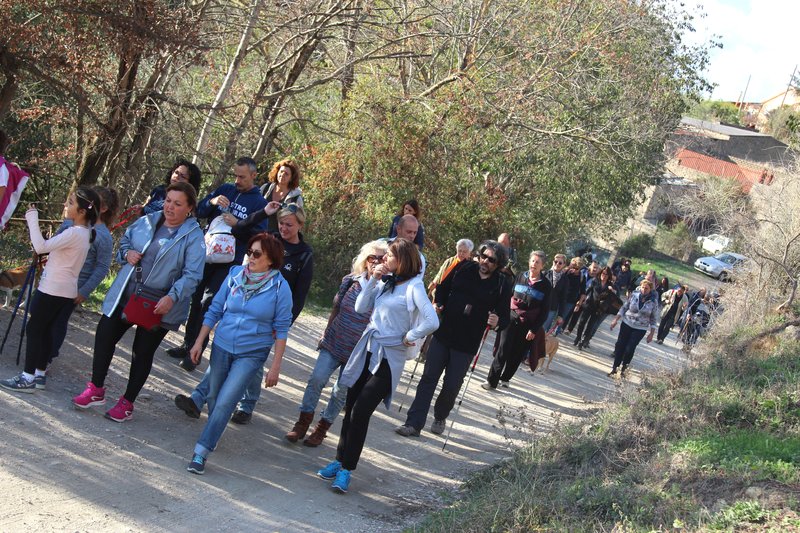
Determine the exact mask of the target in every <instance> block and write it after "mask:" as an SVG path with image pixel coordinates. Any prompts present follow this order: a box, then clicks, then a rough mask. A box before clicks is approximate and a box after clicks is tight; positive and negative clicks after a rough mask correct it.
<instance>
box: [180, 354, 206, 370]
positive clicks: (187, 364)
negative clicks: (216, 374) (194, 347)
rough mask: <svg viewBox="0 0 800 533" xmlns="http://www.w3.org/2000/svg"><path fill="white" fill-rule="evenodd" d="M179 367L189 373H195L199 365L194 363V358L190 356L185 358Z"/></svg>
mask: <svg viewBox="0 0 800 533" xmlns="http://www.w3.org/2000/svg"><path fill="white" fill-rule="evenodd" d="M202 360H203V359H202V357H201V358H200V361H202ZM200 361H198V362H197V364H200ZM178 366H180V367H181V368H182V369H184V370H186V371H187V372H194V369H195V368H197V365H196V364H194V363H193V362H192V358H191V357H189V356H188V355H187V356H186V357H184V358H183V359H181V362H180V363H178Z"/></svg>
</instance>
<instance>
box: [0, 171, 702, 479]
mask: <svg viewBox="0 0 800 533" xmlns="http://www.w3.org/2000/svg"><path fill="white" fill-rule="evenodd" d="M234 174H235V180H234V182H233V183H226V184H223V185H221V186H220V187H218V188H216V189H215V190H214V191H212V192H211V193H209V194H208V195H206V196H205V197H204V198H202V199H198V196H197V189H198V188H199V186H200V171H199V169H198V168H197V167H196V166H194V165H193V164H191V163H189V162H187V161H183V160H180V161H178V162H177V163H176V165H175V166H174V167H173V168H172V169H171V170H170V172H169V173H168V176H167V180H166V183H165V184H164V185H163V186H159V187H156V188H155V189H153V191H152V192H151V194H150V197H149V199H148V201H147V202H146V203H145V204H144V205H142V206H135V207H136V211H137V212H138V213H139V214H140V215H141V216H140V218H138V219H137V220H136V221H134V222H133V223H132V224H131V225H130V226H129V227H128V228H127V229H126V231H125V233H124V235H123V236H122V238H121V240H120V243H119V247H118V249H117V251H116V254H115V255H114V258H115V259H116V261H117V262H118V263H119V265H120V269H119V271H118V273H117V275H116V276H115V278H114V281H113V283H112V284H111V286H110V288H109V289H108V291H107V293H106V295H105V298H104V301H103V304H102V316H101V318H100V320H99V323H98V325H97V330H96V333H95V339H94V350H93V361H92V368H91V377H90V379H89V381H88V382H87V384H86V387H85V389H84V390H83V392H81V393H80V394H78V395H77V396H75V397H74V398H73V399H72V403H73V405H74V406H75V407H76V408H78V409H89V408H91V407H93V406H99V405H104V404H105V403H106V393H107V389H106V377H107V375H108V372H109V368H110V365H111V362H112V360H113V357H114V354H115V351H116V348H117V345H118V343H119V341H120V339H121V338H122V336H123V335H124V334H125V332H126V331H127V330H128V329H130V328H132V327H134V328H135V329H136V331H135V335H134V340H133V346H132V354H131V363H130V371H129V376H128V382H127V385H126V388H125V390H124V392H123V394H122V395H121V396H120V397H119V399H118V400H117V402H116V404H115V405H114V406H113V407H112V408H111V409H109V410H108V411H107V412H106V413H105V416H106V417H107V418H109V419H110V420H112V421H115V422H125V421H128V420H130V419H131V418H132V417H133V412H134V406H135V403H136V400H137V397H138V395H139V393H140V391H141V390H142V387H143V386H144V385H145V383H146V381H147V379H148V376H149V374H150V371H151V368H152V365H153V359H154V356H155V352H156V350H157V348H158V347H159V346H160V344H161V342H162V340H163V339H164V337H165V336H166V334H167V333H168V332H169V331H177V330H178V329H179V328H180V326H181V325H183V324H185V332H184V336H183V343H182V344H181V345H180V346H178V347H176V348H172V349H169V350H167V353H168V354H169V355H170V356H172V357H175V358H176V359H178V360H179V365H180V367H181V368H183V369H184V370H186V371H189V372H191V371H193V370H194V369H195V368H196V366H197V365H198V364H200V362H201V359H202V354H203V352H204V350H205V348H206V347H207V344H208V343H209V339H210V338H211V333H212V331H213V332H214V336H213V343H212V346H211V353H210V361H209V364H208V367H207V370H206V372H205V375H204V376H203V378H202V380H201V381H200V382H199V384H198V385H197V387H195V389H194V390H193V391H191V393H190V394H179V395H177V396H176V397H175V405H176V406H177V407H178V408H179V409H180V410H181V411H183V412H184V413H185V414H186V415H187V416H189V417H191V418H200V417H201V413H202V410H203V408H204V407H205V408H206V409H207V412H208V419H207V422H206V424H205V426H204V428H203V430H202V432H201V434H200V436H199V438H198V439H197V442H196V444H195V446H194V450H193V453H192V456H191V460H190V462H189V464H188V466H187V469H188V470H189V471H190V472H192V473H195V474H203V473H204V472H205V468H206V463H207V461H208V458H209V456H210V454H211V452H212V451H214V449H215V448H216V446H217V444H218V442H219V439H220V438H221V436H222V434H223V432H224V429H225V427H226V425H227V423H228V422H229V421H232V422H234V423H238V424H247V423H249V421H250V420H251V418H252V415H253V412H254V409H255V406H256V403H257V401H258V399H259V394H260V391H261V388H262V386H261V383H262V381H263V383H264V386H265V387H274V386H276V385H277V384H278V383H279V380H280V373H281V364H282V360H283V357H284V353H285V351H286V343H287V338H288V333H289V330H290V328H291V326H292V324H293V323H294V321H295V320H296V319H297V317H298V315H299V314H300V312H301V311H302V309H303V307H304V304H305V300H306V296H307V294H308V290H309V288H310V286H311V280H312V276H313V268H314V261H313V250H312V249H311V247H310V246H309V245H308V244H307V243H306V242H305V240H304V237H303V234H302V229H303V227H304V226H305V222H306V218H305V211H304V209H303V196H302V191H301V189H300V187H299V184H300V169H299V168H298V166H297V165H296V164H295V163H294V162H293V161H291V160H282V161H279V162H277V163H276V164H275V165H274V166H273V168H272V170H271V171H270V173H269V179H268V181H267V183H266V184H265V185H264V186H263V187H261V188H259V187H257V186H256V184H255V180H256V176H257V167H256V163H255V161H253V160H252V159H249V158H241V159H239V160H237V161H236V164H235V166H234ZM117 210H118V200H117V195H116V193H115V192H114V191H113V190H111V189H108V188H102V187H95V188H86V187H78V188H77V189H76V190H75V192H74V193H71V194H70V195H69V197H68V198H67V200H66V202H65V204H64V216H65V219H66V221H65V224H64V225H62V227H61V228H60V229H59V231H58V232H57V234H56V235H55V236H53V237H52V238H50V239H44V237H43V236H42V234H41V230H40V228H39V224H38V211H37V210H36V208H35V207H34V206H31V208H30V209H29V210H28V211H27V212H26V215H25V218H26V220H27V222H28V227H29V232H30V236H31V241H32V243H33V246H34V249H35V250H36V252H37V253H48V254H49V259H48V262H47V265H46V267H45V270H44V273H43V275H42V279H41V282H40V284H39V286H38V288H37V290H36V291H35V293H34V297H33V300H32V301H31V304H30V320H29V322H28V326H27V328H28V329H27V346H26V359H25V368H24V371H23V372H21V373H20V374H19V375H17V376H13V377H12V378H9V379H6V380H2V381H0V386H1V387H3V388H5V389H7V390H11V391H15V392H24V393H31V392H35V391H36V390H37V389H38V390H41V389H45V388H46V381H47V370H48V368H49V366H50V365H51V364H52V362H53V359H54V358H55V357H56V356H57V355H58V351H59V348H60V346H61V344H62V343H63V340H64V337H65V334H66V328H67V323H68V321H69V317H70V314H71V312H72V311H73V310H74V308H75V306H76V305H79V304H80V303H81V302H83V301H84V300H85V299H86V298H87V297H88V295H89V294H90V293H91V292H92V291H93V290H94V289H95V288H96V287H97V286H98V285H99V283H100V281H102V279H103V278H104V277H105V276H106V275H107V274H108V272H109V268H110V263H111V257H112V244H111V242H112V241H111V236H110V233H109V230H108V226H109V225H110V224H111V223H112V221H113V220H114V218H115V216H116V212H117ZM419 215H420V209H419V204H418V203H417V202H416V200H409V201H408V202H406V203H405V204H404V205H403V207H402V208H401V210H400V211H399V212H398V214H397V216H396V217H395V218H394V220H393V221H392V224H391V227H390V231H389V234H388V236H387V237H386V238H382V239H377V240H374V241H371V242H368V243H366V244H364V245H363V246H362V247H361V249H360V251H359V253H358V254H357V255H356V257H355V258H354V259H353V262H352V265H351V269H350V270H351V271H350V273H349V274H348V275H346V276H345V277H344V278H343V279H342V282H341V284H340V287H339V290H338V291H337V293H336V295H335V297H334V299H333V307H332V310H331V314H330V317H329V319H328V323H327V326H326V328H325V331H324V332H323V334H322V336H321V338H320V340H319V343H318V350H319V355H318V357H317V361H316V364H315V366H314V368H313V370H312V371H311V374H310V376H309V378H308V382H307V385H306V388H305V391H304V394H303V399H302V402H301V404H300V406H299V415H298V419H297V422H296V423H295V424H294V426H293V427H292V429H291V430H290V431H289V432H288V433H287V434H286V439H287V440H289V441H290V442H298V441H302V442H303V444H304V445H306V446H311V447H314V446H319V445H320V444H321V443H322V442H323V440H324V439H325V438H326V436H327V433H328V430H329V429H330V427H331V425H332V424H333V422H334V420H335V419H336V417H337V416H338V414H339V413H340V412H342V410H344V416H343V421H342V427H341V431H340V437H339V442H338V445H337V447H336V455H335V457H334V459H333V460H332V461H331V462H330V463H329V464H328V465H327V466H325V467H324V468H322V469H320V470H319V471H318V472H317V474H318V476H319V477H322V478H324V479H327V480H331V481H332V485H331V486H332V488H333V489H335V490H338V491H340V492H347V491H348V489H349V485H350V478H351V473H352V472H353V471H354V470H355V469H356V467H357V464H358V462H359V459H360V456H361V454H362V451H363V449H364V446H365V442H366V437H367V432H368V428H369V422H370V419H371V417H372V414H373V413H374V411H375V409H376V408H377V407H378V406H379V405H380V404H381V403H383V404H384V405H385V406H386V407H387V408H388V407H389V406H390V404H391V401H392V398H393V394H394V391H395V390H396V388H397V385H398V383H399V380H400V376H401V374H402V371H403V367H404V365H405V362H406V360H407V359H409V358H413V357H415V356H417V354H419V350H420V347H421V346H423V344H424V346H425V349H424V354H423V355H422V356H421V357H424V359H425V366H424V371H423V374H422V377H421V379H420V382H419V384H418V386H417V390H416V394H415V397H414V400H413V402H412V404H411V407H410V408H409V410H408V414H407V417H406V421H405V423H404V424H403V425H401V426H400V427H398V428H397V430H396V431H397V433H398V434H400V435H402V436H406V437H409V436H419V435H420V432H421V431H422V429H423V428H424V427H425V425H426V422H427V417H428V413H429V411H430V408H431V404H432V403H433V422H432V424H431V428H430V429H431V432H433V433H434V434H441V433H443V432H444V430H445V423H446V420H447V418H448V416H449V415H450V413H451V411H452V409H453V407H454V405H455V402H456V399H457V396H458V393H459V391H460V390H461V388H462V385H463V382H464V379H465V377H466V374H467V371H468V369H469V367H470V363H473V368H474V361H475V358H476V357H477V355H476V352H477V351H478V350H479V349H480V347H481V346H482V345H483V341H484V340H485V339H486V336H487V334H488V332H489V331H490V330H493V331H495V332H497V338H498V342H497V345H496V347H495V351H494V358H493V361H492V364H491V368H490V371H489V374H488V376H487V378H486V382H485V383H484V384H483V387H484V388H485V389H488V390H493V389H495V388H497V387H498V386H502V387H508V386H509V385H508V384H509V381H510V380H511V378H512V377H513V375H514V374H515V372H516V371H517V369H518V367H519V366H520V364H521V362H522V361H523V360H524V358H525V357H526V356H527V357H528V360H529V364H530V365H531V367H532V368H535V366H536V361H537V360H538V359H539V358H540V357H543V356H544V346H545V338H546V336H547V335H549V334H553V335H558V334H559V333H560V332H561V331H562V330H566V331H568V332H570V331H571V330H572V328H573V327H576V326H577V333H576V341H575V344H576V345H577V346H578V347H579V348H584V347H588V346H589V341H590V340H591V338H592V336H593V335H594V332H595V331H596V330H597V328H598V327H599V324H600V323H601V322H602V318H603V317H604V316H605V314H607V313H609V312H610V311H609V310H610V309H613V310H614V311H616V309H617V308H615V307H614V305H613V304H614V302H615V301H617V300H619V298H618V294H619V292H620V291H619V289H620V278H621V277H622V278H624V277H625V276H626V274H625V272H629V270H630V265H629V264H628V263H626V262H622V263H621V265H620V266H619V270H618V272H616V273H615V272H614V271H613V270H612V268H610V267H604V268H600V266H599V265H598V264H597V263H592V264H590V265H588V266H586V265H584V264H583V262H582V260H581V259H580V258H574V259H573V260H571V261H570V262H569V264H567V262H566V257H565V256H564V255H563V254H557V255H556V256H555V258H554V260H553V266H552V268H551V269H549V270H545V263H546V260H547V257H546V254H545V253H544V252H543V251H539V250H536V251H534V252H532V253H531V254H530V256H529V260H528V269H527V270H524V271H522V272H520V273H518V274H514V273H513V272H512V271H511V265H510V264H509V260H510V259H512V260H514V261H515V260H516V251H515V250H513V248H510V245H509V243H508V237H507V235H504V238H502V239H498V241H500V240H503V241H505V243H506V244H505V245H504V244H501V243H500V242H498V241H494V240H486V241H484V242H482V243H481V244H480V245H479V246H478V250H477V254H476V255H475V256H474V257H473V255H472V253H473V248H474V245H473V243H472V241H470V240H468V239H461V240H459V241H458V243H457V247H456V251H457V253H456V255H455V256H454V257H452V258H450V259H448V260H447V261H446V262H445V264H443V265H442V266H441V268H440V269H439V271H438V273H437V275H436V277H435V278H434V280H433V282H432V283H431V284H430V285H429V286H428V287H427V290H429V291H430V294H428V292H427V290H426V287H425V285H424V284H423V281H422V279H423V275H424V273H425V269H426V260H425V257H424V255H423V253H422V249H423V245H424V237H423V235H424V233H423V232H424V230H423V227H422V225H421V224H420V222H419ZM198 219H207V220H208V221H209V222H210V226H209V227H210V228H214V229H213V231H212V230H211V229H209V230H207V231H206V232H204V231H203V229H202V228H201V225H200V223H199V221H198ZM226 254H227V255H226ZM220 257H222V259H220ZM628 283H629V282H628ZM681 291H683V292H681ZM684 293H685V289H684V288H681V289H675V290H670V291H669V292H668V293H666V295H665V296H666V298H667V299H666V301H667V302H668V303H667V305H666V306H665V309H666V312H665V313H664V317H665V318H664V319H662V326H663V327H665V328H666V331H667V332H668V330H669V328H670V327H671V322H674V321H675V320H676V317H678V316H679V311H680V308H681V307H682V306H686V305H688V302H686V296H685V294H684ZM656 294H657V292H656V291H655V283H654V280H652V279H650V278H649V277H648V278H645V279H643V280H642V281H641V282H640V283H639V284H638V287H637V288H636V289H635V290H634V291H633V292H632V293H631V295H630V297H628V298H627V299H626V300H625V301H624V303H623V302H622V301H621V300H619V306H618V309H619V311H618V313H617V314H616V316H615V318H614V320H613V321H612V323H611V328H612V329H613V328H614V327H615V326H616V325H617V324H618V323H619V322H620V321H621V326H620V333H619V337H618V340H617V343H616V346H615V353H614V355H615V359H614V365H613V368H612V371H611V375H614V374H616V373H617V370H618V368H619V367H621V373H622V374H624V373H625V372H626V370H627V369H628V367H629V365H630V363H631V359H632V357H633V353H634V351H635V349H636V346H637V345H638V343H639V342H640V341H641V339H642V338H643V337H644V336H645V334H647V342H650V341H651V340H652V338H653V335H654V332H655V328H656V317H657V316H658V313H659V309H660V306H659V300H658V297H657V296H656ZM143 302H144V303H143ZM665 324H669V325H667V326H665ZM662 333H663V334H664V335H663V336H662ZM665 335H666V333H664V332H662V331H659V336H658V340H659V341H663V338H664V336H665ZM270 353H272V360H271V363H270V365H269V367H268V370H267V372H266V376H265V375H264V369H265V366H266V364H267V361H268V359H269V355H270ZM336 372H338V375H337V377H336V380H335V383H334V385H333V389H332V392H331V396H330V398H329V399H328V401H327V405H326V408H325V409H324V410H323V411H322V412H321V414H320V416H319V418H318V421H317V425H316V427H315V428H314V429H313V431H312V432H311V433H310V434H308V432H309V430H310V429H311V426H312V424H313V421H314V416H315V412H316V411H317V406H318V404H319V401H320V397H321V394H322V390H323V389H324V388H325V387H326V386H327V384H328V382H329V381H330V379H331V377H333V375H334V373H336ZM442 375H444V380H443V383H442V388H441V390H440V392H439V395H438V397H437V398H436V401H435V402H434V401H433V396H434V393H435V390H436V387H437V384H438V382H439V381H440V379H441V378H442Z"/></svg>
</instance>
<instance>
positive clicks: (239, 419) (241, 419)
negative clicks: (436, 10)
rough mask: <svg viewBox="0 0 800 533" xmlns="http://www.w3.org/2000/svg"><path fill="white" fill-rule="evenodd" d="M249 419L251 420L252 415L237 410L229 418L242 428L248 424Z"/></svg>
mask: <svg viewBox="0 0 800 533" xmlns="http://www.w3.org/2000/svg"><path fill="white" fill-rule="evenodd" d="M251 418H253V413H248V412H247V411H242V410H241V409H237V410H236V411H235V412H234V413H233V415H232V416H231V422H233V423H234V424H239V425H242V426H243V425H245V424H249V423H250V419H251Z"/></svg>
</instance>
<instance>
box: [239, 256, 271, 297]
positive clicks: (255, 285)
mask: <svg viewBox="0 0 800 533" xmlns="http://www.w3.org/2000/svg"><path fill="white" fill-rule="evenodd" d="M277 274H278V271H277V270H275V269H270V270H267V271H266V272H252V271H251V270H250V265H249V264H248V265H245V267H244V270H242V277H241V278H240V279H239V280H237V281H236V282H235V283H236V284H235V285H234V287H233V289H232V290H231V296H233V295H234V294H236V291H237V289H239V288H242V289H244V295H243V296H244V301H245V302H246V301H247V300H249V299H250V298H251V297H252V296H253V295H254V294H255V293H257V292H258V291H259V290H261V288H262V287H263V286H264V285H266V284H267V282H268V281H269V280H271V279H272V278H274V277H275V276H276V275H277Z"/></svg>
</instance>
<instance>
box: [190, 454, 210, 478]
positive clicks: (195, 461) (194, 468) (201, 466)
mask: <svg viewBox="0 0 800 533" xmlns="http://www.w3.org/2000/svg"><path fill="white" fill-rule="evenodd" d="M186 470H188V471H189V472H191V473H192V474H197V475H199V476H202V475H203V474H204V473H205V471H206V458H205V457H203V456H202V455H200V454H199V453H196V454H194V455H193V456H192V460H191V461H189V466H187V467H186Z"/></svg>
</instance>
